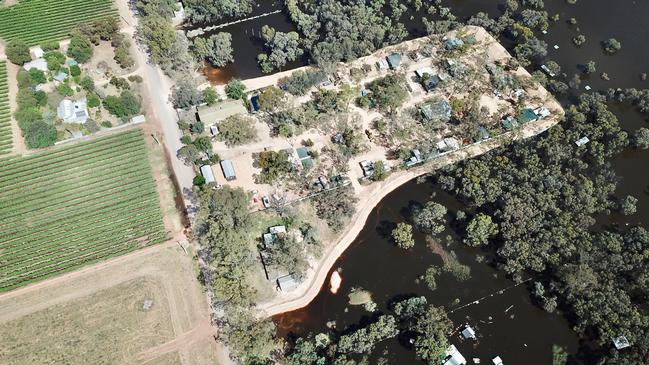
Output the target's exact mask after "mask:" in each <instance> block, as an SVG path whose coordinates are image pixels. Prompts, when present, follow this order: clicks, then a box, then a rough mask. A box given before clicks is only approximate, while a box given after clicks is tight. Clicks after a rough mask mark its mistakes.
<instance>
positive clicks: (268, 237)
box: [262, 233, 275, 248]
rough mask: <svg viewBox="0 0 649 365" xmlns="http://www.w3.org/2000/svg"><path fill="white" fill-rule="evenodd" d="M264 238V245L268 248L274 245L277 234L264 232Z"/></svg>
mask: <svg viewBox="0 0 649 365" xmlns="http://www.w3.org/2000/svg"><path fill="white" fill-rule="evenodd" d="M262 237H263V239H264V246H265V247H266V248H271V247H273V244H274V243H275V235H274V234H272V233H264V235H263V236H262Z"/></svg>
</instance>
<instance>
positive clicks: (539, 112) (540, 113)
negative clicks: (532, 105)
mask: <svg viewBox="0 0 649 365" xmlns="http://www.w3.org/2000/svg"><path fill="white" fill-rule="evenodd" d="M534 114H536V116H537V117H538V118H539V119H543V118H547V117H549V116H550V115H552V113H551V112H550V109H548V108H546V107H543V106H542V107H540V108H536V109H534Z"/></svg>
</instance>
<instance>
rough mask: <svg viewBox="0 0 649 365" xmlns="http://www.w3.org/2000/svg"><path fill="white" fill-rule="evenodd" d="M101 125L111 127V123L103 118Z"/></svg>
mask: <svg viewBox="0 0 649 365" xmlns="http://www.w3.org/2000/svg"><path fill="white" fill-rule="evenodd" d="M101 126H102V127H104V128H112V127H113V123H111V122H109V121H107V120H104V121H103V122H101Z"/></svg>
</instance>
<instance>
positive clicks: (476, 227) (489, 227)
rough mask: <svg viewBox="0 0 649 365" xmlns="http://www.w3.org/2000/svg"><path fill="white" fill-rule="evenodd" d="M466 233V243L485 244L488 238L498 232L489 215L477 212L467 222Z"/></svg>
mask: <svg viewBox="0 0 649 365" xmlns="http://www.w3.org/2000/svg"><path fill="white" fill-rule="evenodd" d="M466 233H467V237H466V240H465V242H466V244H468V245H469V246H481V245H485V244H487V242H488V241H489V238H490V237H492V236H493V235H495V234H496V233H498V226H497V225H496V224H495V223H494V222H493V221H492V219H491V217H490V216H488V215H486V214H483V213H478V214H477V215H476V216H475V217H474V218H473V219H472V220H471V222H469V225H468V226H467V228H466Z"/></svg>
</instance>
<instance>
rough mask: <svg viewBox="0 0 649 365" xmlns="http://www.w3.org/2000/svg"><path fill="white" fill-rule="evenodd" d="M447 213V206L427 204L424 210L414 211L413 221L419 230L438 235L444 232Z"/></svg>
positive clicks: (433, 203)
mask: <svg viewBox="0 0 649 365" xmlns="http://www.w3.org/2000/svg"><path fill="white" fill-rule="evenodd" d="M446 212H447V210H446V207H445V206H443V205H441V204H439V203H435V202H427V203H426V204H425V205H424V206H423V207H422V208H417V209H415V210H414V212H413V221H414V223H415V225H416V226H417V228H418V229H419V230H421V231H423V232H426V233H432V234H438V233H441V232H443V231H444V228H445V224H446V218H445V216H446Z"/></svg>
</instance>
